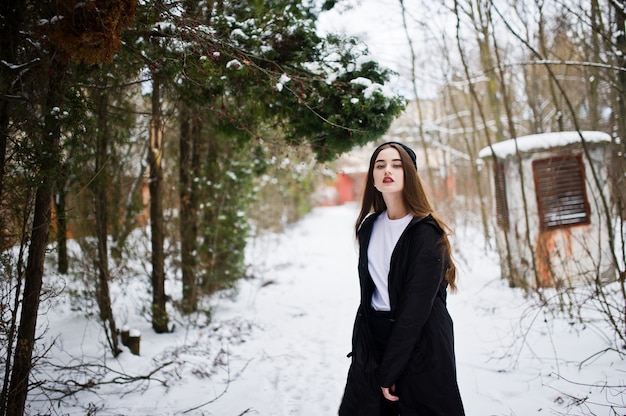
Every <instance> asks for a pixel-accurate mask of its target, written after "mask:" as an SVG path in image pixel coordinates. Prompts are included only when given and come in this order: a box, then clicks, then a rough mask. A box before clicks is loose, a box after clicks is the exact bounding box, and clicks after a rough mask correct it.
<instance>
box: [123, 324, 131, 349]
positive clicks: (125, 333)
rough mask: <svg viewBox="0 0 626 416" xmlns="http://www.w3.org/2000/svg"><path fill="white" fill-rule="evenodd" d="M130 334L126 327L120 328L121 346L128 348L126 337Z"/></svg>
mask: <svg viewBox="0 0 626 416" xmlns="http://www.w3.org/2000/svg"><path fill="white" fill-rule="evenodd" d="M129 334H130V329H129V328H128V327H127V326H124V327H123V328H122V345H125V346H127V347H128V337H129Z"/></svg>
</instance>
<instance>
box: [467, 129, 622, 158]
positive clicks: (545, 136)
mask: <svg viewBox="0 0 626 416" xmlns="http://www.w3.org/2000/svg"><path fill="white" fill-rule="evenodd" d="M579 133H580V134H579ZM580 135H582V136H583V137H584V139H585V141H586V142H592V143H600V142H610V141H611V136H610V135H608V134H607V133H604V132H601V131H581V132H577V131H560V132H555V133H541V134H532V135H530V136H522V137H518V138H517V139H509V140H505V141H502V142H499V143H495V144H493V145H492V146H487V147H485V148H483V149H481V150H480V152H478V157H479V158H486V157H493V156H494V154H495V156H496V157H499V158H506V157H508V156H512V155H514V154H515V146H516V142H517V149H518V150H519V151H520V152H521V153H525V152H533V151H537V150H545V149H551V148H555V147H563V146H567V145H570V144H574V143H580V142H581V139H580Z"/></svg>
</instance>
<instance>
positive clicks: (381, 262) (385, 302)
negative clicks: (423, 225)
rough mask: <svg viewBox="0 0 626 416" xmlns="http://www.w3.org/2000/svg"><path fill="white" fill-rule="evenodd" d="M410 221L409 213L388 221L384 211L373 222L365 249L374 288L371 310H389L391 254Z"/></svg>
mask: <svg viewBox="0 0 626 416" xmlns="http://www.w3.org/2000/svg"><path fill="white" fill-rule="evenodd" d="M412 219H413V214H411V213H409V214H408V215H407V216H405V217H403V218H400V219H398V220H390V219H389V217H388V216H387V211H384V212H382V213H381V214H380V215H379V216H378V218H376V220H375V221H374V226H373V228H372V235H371V236H370V242H369V246H368V248H367V261H368V263H367V266H368V268H369V272H370V275H371V276H372V280H373V281H374V285H375V286H376V289H375V290H374V294H373V295H372V308H374V309H375V310H377V311H389V310H391V305H390V303H389V290H388V283H389V269H390V267H391V254H392V253H393V249H394V248H395V247H396V244H397V243H398V240H399V239H400V235H402V232H403V231H404V230H405V228H406V227H407V225H409V223H410V222H411V220H412Z"/></svg>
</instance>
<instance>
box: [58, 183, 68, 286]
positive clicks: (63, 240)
mask: <svg viewBox="0 0 626 416" xmlns="http://www.w3.org/2000/svg"><path fill="white" fill-rule="evenodd" d="M59 176H61V177H63V176H64V175H59ZM56 183H57V185H56V195H55V197H54V206H55V209H56V225H57V271H58V272H59V273H60V274H67V271H68V268H69V260H68V257H67V218H66V217H65V197H66V192H65V183H64V182H63V181H61V180H57V181H56Z"/></svg>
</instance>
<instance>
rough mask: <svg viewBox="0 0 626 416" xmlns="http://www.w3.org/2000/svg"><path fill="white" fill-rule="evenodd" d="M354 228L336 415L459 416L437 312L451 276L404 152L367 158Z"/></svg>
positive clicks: (384, 149)
mask: <svg viewBox="0 0 626 416" xmlns="http://www.w3.org/2000/svg"><path fill="white" fill-rule="evenodd" d="M355 229H356V235H357V239H358V242H359V250H360V253H359V264H358V271H359V280H360V284H361V303H360V305H359V309H358V311H357V316H356V320H355V322H354V332H353V335H352V352H351V353H350V355H349V356H351V357H352V362H351V365H350V370H349V372H348V379H347V382H346V387H345V391H344V395H343V400H342V402H341V406H340V408H339V415H340V416H397V415H401V416H435V415H437V416H460V415H464V414H465V413H464V410H463V404H462V401H461V396H460V394H459V389H458V385H457V381H456V366H455V358H454V338H453V330H452V320H451V319H450V315H449V314H448V311H447V309H446V288H447V286H448V285H449V286H450V288H451V290H454V289H455V288H456V286H455V284H454V281H455V277H456V270H455V267H454V263H453V262H452V259H451V256H450V244H449V242H448V238H447V235H446V232H445V231H444V230H445V229H446V226H445V224H444V223H443V222H442V221H441V220H439V219H438V218H437V216H436V215H435V214H434V213H433V209H432V207H431V205H430V203H429V201H428V198H427V197H426V194H425V191H424V187H423V185H422V183H421V181H420V178H419V177H418V175H417V161H416V157H415V153H414V152H413V150H411V149H410V148H409V147H407V146H405V145H403V144H401V143H397V142H388V143H384V144H382V145H380V146H379V147H378V148H377V149H376V150H375V151H374V153H373V154H372V157H371V160H370V164H369V171H368V176H367V180H366V184H365V190H364V192H363V200H362V204H361V212H360V214H359V216H358V219H357V221H356V226H355Z"/></svg>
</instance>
